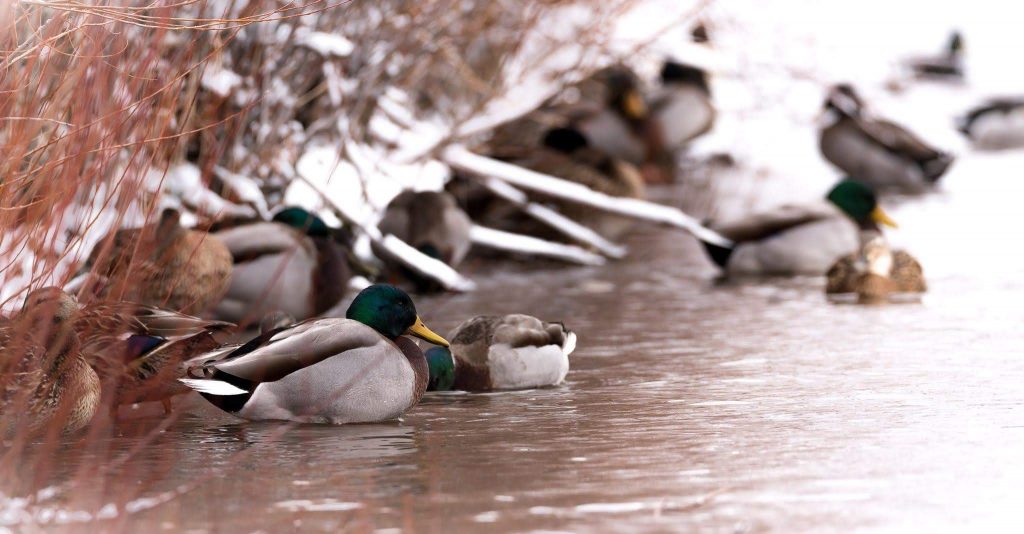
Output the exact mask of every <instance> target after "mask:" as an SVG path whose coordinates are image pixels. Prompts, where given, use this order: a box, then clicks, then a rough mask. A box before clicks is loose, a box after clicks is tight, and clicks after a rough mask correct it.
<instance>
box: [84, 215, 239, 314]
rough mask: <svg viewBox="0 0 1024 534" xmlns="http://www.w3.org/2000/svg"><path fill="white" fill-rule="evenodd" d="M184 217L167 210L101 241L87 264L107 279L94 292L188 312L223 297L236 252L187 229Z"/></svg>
mask: <svg viewBox="0 0 1024 534" xmlns="http://www.w3.org/2000/svg"><path fill="white" fill-rule="evenodd" d="M180 218H181V214H180V213H178V211H177V210H174V209H165V210H164V211H163V212H161V214H160V220H159V221H158V222H156V223H154V224H149V225H146V226H143V227H142V228H134V229H125V230H118V231H116V232H114V233H113V234H112V236H110V237H108V238H106V239H104V240H103V241H101V242H100V243H99V244H98V245H97V246H96V247H95V248H93V250H92V253H91V254H90V255H89V259H88V261H86V265H85V268H86V269H88V270H90V271H91V272H92V273H93V274H95V275H98V276H99V277H101V278H103V279H106V280H107V284H106V285H105V286H104V287H101V288H95V289H94V290H93V291H94V292H95V293H97V294H98V295H99V296H101V297H106V296H116V297H117V298H120V299H124V300H130V301H133V302H139V303H141V304H148V305H151V306H162V307H166V308H170V309H173V310H179V311H183V312H186V313H200V312H202V311H204V310H206V309H207V308H209V307H210V306H212V305H213V304H215V303H216V302H218V301H219V300H220V298H221V295H223V294H224V291H225V290H227V287H228V283H229V280H230V278H231V254H230V253H229V252H228V249H227V248H226V247H225V246H224V244H223V243H221V242H220V241H218V240H217V239H215V238H213V237H212V236H210V235H209V234H208V233H206V232H201V231H198V230H189V229H187V228H183V227H182V226H181V223H180Z"/></svg>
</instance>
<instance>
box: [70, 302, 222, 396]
mask: <svg viewBox="0 0 1024 534" xmlns="http://www.w3.org/2000/svg"><path fill="white" fill-rule="evenodd" d="M234 326H235V325H234V324H232V323H227V322H224V321H210V320H205V319H200V318H198V317H193V316H190V315H185V314H181V313H177V312H173V311H170V310H162V309H159V308H155V307H152V306H142V305H136V304H133V303H125V302H119V303H100V304H97V305H95V306H90V307H89V308H88V309H87V310H85V311H83V313H81V314H80V315H79V318H78V319H77V320H76V321H75V323H74V328H75V331H76V333H77V335H78V337H79V339H80V340H81V343H82V354H83V355H84V356H85V357H86V358H87V361H88V362H89V363H90V365H92V366H93V368H94V369H95V370H96V371H97V372H98V374H99V376H100V377H101V379H102V382H103V391H104V396H105V397H107V398H108V399H107V401H106V402H107V406H109V407H110V409H111V411H112V412H113V414H114V415H115V416H116V414H117V407H118V406H120V405H122V404H134V403H137V402H150V401H159V402H160V403H161V404H162V405H163V407H164V412H165V413H170V411H171V401H170V399H171V397H173V396H175V395H181V394H184V393H188V392H189V391H190V390H189V388H187V387H186V386H184V385H183V384H181V383H180V382H178V378H181V377H182V376H184V367H183V364H184V362H186V361H188V360H189V359H191V358H193V357H195V356H196V355H198V354H202V353H206V352H209V351H211V350H214V349H216V348H217V347H219V346H221V342H220V341H219V340H218V339H217V337H216V335H215V334H217V333H220V332H222V331H224V330H227V329H229V328H232V327H234Z"/></svg>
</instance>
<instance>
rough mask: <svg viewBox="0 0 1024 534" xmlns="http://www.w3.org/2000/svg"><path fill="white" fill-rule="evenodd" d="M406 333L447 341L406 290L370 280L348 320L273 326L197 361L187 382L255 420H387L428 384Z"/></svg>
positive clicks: (420, 354)
mask: <svg viewBox="0 0 1024 534" xmlns="http://www.w3.org/2000/svg"><path fill="white" fill-rule="evenodd" d="M404 335H412V336H416V337H419V338H421V339H424V340H426V341H428V342H430V343H434V344H437V345H442V346H447V345H448V342H447V341H445V340H444V338H442V337H441V336H439V335H437V334H435V333H433V332H431V331H430V329H429V328H427V327H426V325H424V324H423V321H422V320H420V318H419V316H418V315H417V314H416V307H415V306H414V305H413V302H412V299H411V298H409V295H407V294H406V293H405V292H403V291H402V290H400V289H398V288H396V287H394V286H389V285H383V284H377V285H372V286H369V287H367V288H366V289H364V290H363V291H361V292H360V293H359V294H358V295H357V296H356V298H355V299H354V300H353V301H352V304H351V305H350V306H349V308H348V311H347V312H346V313H345V318H344V319H339V318H330V319H311V320H308V321H304V322H301V323H298V324H294V325H291V326H288V327H285V328H280V329H273V330H270V331H268V332H265V333H263V334H260V335H259V336H257V337H255V338H253V339H252V340H251V341H249V342H248V343H246V344H244V345H242V346H241V347H239V348H237V349H235V350H233V351H231V352H229V353H228V354H226V355H223V356H220V357H217V358H215V359H212V360H205V361H203V363H201V364H199V365H196V366H193V367H192V368H191V369H190V370H189V376H190V377H192V378H185V379H182V382H183V383H185V384H186V385H188V386H189V387H191V388H193V389H195V390H196V391H199V392H200V393H201V394H202V395H203V397H205V398H206V400H208V401H210V402H211V403H212V404H213V405H214V406H217V407H218V408H220V409H222V410H224V411H226V412H229V413H232V414H234V415H236V416H238V417H242V418H245V419H250V420H270V419H277V420H288V421H298V422H304V423H333V424H341V423H364V422H374V421H385V420H388V419H394V418H397V417H399V416H401V415H402V414H403V413H405V412H406V411H407V410H408V409H410V408H412V407H413V406H415V405H416V403H417V402H419V400H420V397H421V396H422V395H423V392H424V391H426V389H427V379H428V371H427V360H426V358H424V356H423V352H421V351H420V349H419V347H417V346H416V343H415V342H413V341H412V340H411V339H409V338H406V337H403V336H404ZM199 360H204V358H203V357H199Z"/></svg>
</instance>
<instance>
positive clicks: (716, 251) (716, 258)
mask: <svg viewBox="0 0 1024 534" xmlns="http://www.w3.org/2000/svg"><path fill="white" fill-rule="evenodd" d="M701 244H703V245H704V250H705V251H706V252H707V253H708V256H709V257H710V258H711V261H713V262H715V265H717V266H718V267H719V268H721V269H725V266H726V265H728V264H729V258H730V257H731V256H732V251H733V250H735V248H734V247H723V246H722V245H716V244H714V243H708V242H707V241H701Z"/></svg>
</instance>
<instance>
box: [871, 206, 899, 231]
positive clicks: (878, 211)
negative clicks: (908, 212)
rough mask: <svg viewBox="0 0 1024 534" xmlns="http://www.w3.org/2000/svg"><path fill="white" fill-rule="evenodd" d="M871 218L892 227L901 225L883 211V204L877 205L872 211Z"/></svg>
mask: <svg viewBox="0 0 1024 534" xmlns="http://www.w3.org/2000/svg"><path fill="white" fill-rule="evenodd" d="M871 220H872V221H875V222H876V223H878V224H884V225H886V226H890V227H892V228H898V227H899V225H898V224H896V221H894V220H892V218H890V217H889V215H888V214H886V213H885V212H884V211H882V207H881V206H875V209H874V211H872V212H871Z"/></svg>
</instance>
